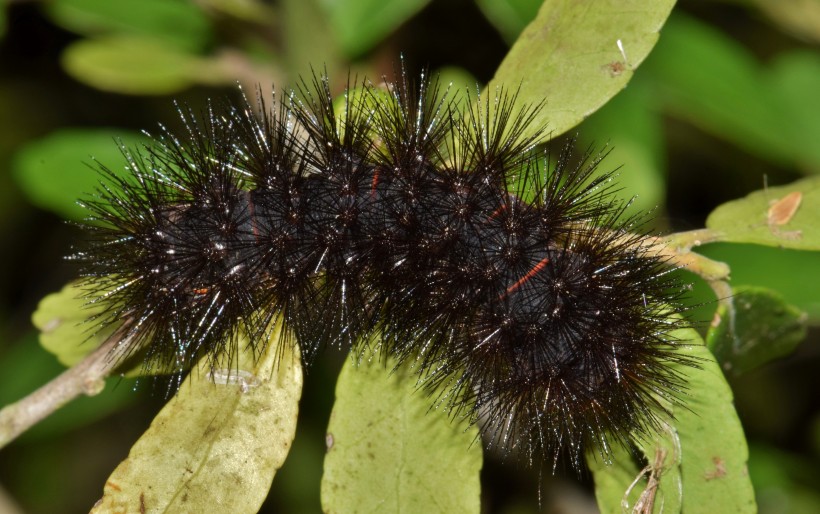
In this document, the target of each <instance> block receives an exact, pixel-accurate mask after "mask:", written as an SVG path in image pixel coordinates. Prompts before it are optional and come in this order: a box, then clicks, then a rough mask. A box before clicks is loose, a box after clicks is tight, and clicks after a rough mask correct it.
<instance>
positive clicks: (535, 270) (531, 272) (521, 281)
mask: <svg viewBox="0 0 820 514" xmlns="http://www.w3.org/2000/svg"><path fill="white" fill-rule="evenodd" d="M549 261H550V259H549V257H544V258H543V259H541V261H540V262H539V263H538V264H536V265H535V266H533V267H532V269H531V270H529V271H528V272H527V274H526V275H524V276H523V277H521V278H519V279H518V281H517V282H516V283H515V284H513V285H511V286H510V287H508V288H507V291H506V292H505V293H504V294H502V295H500V296H499V297H498V298H499V299H501V298H505V297H506V296H507V295H509V294H510V293H513V292H515V290H516V289H518V288H519V287H521V286H522V285H524V284H525V283H526V282H527V281H528V280H529V279H531V278H532V277H534V276H535V275H536V274H538V272H540V271H541V270H542V269H544V267H545V266H546V265H547V263H548V262H549Z"/></svg>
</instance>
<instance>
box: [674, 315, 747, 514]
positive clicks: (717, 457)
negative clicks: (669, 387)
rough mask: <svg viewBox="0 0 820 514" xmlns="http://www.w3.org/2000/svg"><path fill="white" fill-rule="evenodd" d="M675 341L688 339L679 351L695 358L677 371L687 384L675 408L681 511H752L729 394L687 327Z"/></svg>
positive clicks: (742, 439) (740, 433) (741, 439)
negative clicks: (695, 365)
mask: <svg viewBox="0 0 820 514" xmlns="http://www.w3.org/2000/svg"><path fill="white" fill-rule="evenodd" d="M676 335H677V337H678V338H679V339H681V340H686V341H689V343H690V345H687V346H686V347H683V348H682V349H681V351H683V352H684V353H686V354H688V355H691V356H692V357H694V358H696V359H699V362H698V364H699V368H691V367H687V368H683V367H682V368H680V369H679V371H680V372H681V374H682V375H683V376H684V378H685V379H686V382H687V386H688V389H687V395H686V396H685V397H684V399H683V401H684V404H685V405H684V407H683V408H675V420H674V426H675V429H676V430H677V433H678V436H679V439H680V448H681V456H680V462H681V478H682V482H683V510H684V511H689V512H696V511H698V510H702V509H703V508H704V506H709V509H708V510H710V511H712V512H736V513H743V512H756V509H755V497H754V491H753V490H752V484H751V481H750V480H749V473H748V468H747V463H748V460H749V450H748V447H747V445H746V437H745V435H744V434H743V427H742V426H741V424H740V420H739V419H738V417H737V412H736V411H735V408H734V404H733V397H732V390H731V389H730V388H729V384H727V383H726V378H725V377H724V376H723V373H722V372H721V371H720V367H719V366H718V363H717V362H716V361H715V358H714V356H713V355H712V354H711V353H709V351H708V350H707V349H706V346H704V345H703V341H702V340H701V339H700V336H699V335H698V334H697V332H696V331H695V330H693V329H687V330H682V331H680V332H679V333H678V334H676Z"/></svg>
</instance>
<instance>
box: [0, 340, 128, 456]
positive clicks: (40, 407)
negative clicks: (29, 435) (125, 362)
mask: <svg viewBox="0 0 820 514" xmlns="http://www.w3.org/2000/svg"><path fill="white" fill-rule="evenodd" d="M124 343H126V341H125V338H123V336H122V334H121V333H120V332H116V333H115V334H113V335H112V336H111V337H109V338H108V339H107V340H106V341H105V342H104V343H103V344H102V345H101V346H100V347H99V348H97V349H96V350H94V351H93V352H91V353H89V354H88V355H86V356H85V358H84V359H83V360H82V361H80V362H78V363H77V364H76V365H74V366H72V367H71V368H69V369H67V370H65V371H64V372H63V373H62V374H60V375H59V376H57V378H55V379H54V380H52V381H50V382H48V383H47V384H45V385H44V386H42V387H41V388H39V389H37V390H36V391H34V392H33V393H31V394H29V395H28V396H26V397H25V398H23V399H22V400H19V401H17V402H15V403H12V404H10V405H7V406H6V407H4V408H3V410H0V448H3V447H4V446H6V445H7V444H8V443H10V442H11V441H13V440H14V439H15V438H17V437H18V436H19V435H20V434H22V433H23V432H25V431H26V430H28V429H29V428H31V427H32V426H33V425H35V424H36V423H38V422H40V421H42V420H43V419H45V418H46V417H48V416H49V415H51V414H52V413H53V412H54V411H56V410H57V409H59V408H60V407H62V406H63V405H65V404H66V403H68V402H70V401H71V400H73V399H74V398H77V397H78V396H80V395H81V394H85V395H87V396H95V395H97V394H99V393H101V392H102V390H103V388H104V387H105V379H106V377H108V375H110V374H111V372H112V371H113V370H114V368H116V367H117V365H119V363H120V362H119V359H117V358H115V357H114V355H113V353H112V352H113V351H114V349H115V348H117V347H118V346H120V347H121V345H123V344H124Z"/></svg>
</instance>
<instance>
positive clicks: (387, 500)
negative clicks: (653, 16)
mask: <svg viewBox="0 0 820 514" xmlns="http://www.w3.org/2000/svg"><path fill="white" fill-rule="evenodd" d="M392 365H393V363H392V362H388V364H387V366H385V364H383V363H382V362H380V361H378V360H377V359H373V360H372V361H368V362H363V363H361V364H360V365H356V363H354V362H353V361H352V360H349V361H348V362H347V363H346V364H345V366H344V368H343V369H342V372H341V375H340V376H339V382H338V384H337V386H336V403H335V404H334V406H333V413H332V414H331V418H330V424H329V426H328V431H327V444H328V450H327V455H326V456H325V467H324V476H323V477H322V509H323V510H324V512H326V513H334V514H335V513H352V512H383V513H391V512H424V513H430V514H432V513H439V512H441V513H451V512H459V513H469V512H475V513H477V512H479V511H480V501H479V500H480V492H481V487H480V483H479V472H480V471H481V462H482V454H481V444H480V440H478V439H477V437H478V435H477V430H476V428H475V427H468V426H467V425H466V424H465V423H464V422H463V421H462V422H457V421H451V420H450V418H449V416H448V415H447V413H446V412H444V411H443V410H442V409H430V398H429V397H428V396H427V395H426V394H424V391H421V390H419V389H418V388H417V384H416V377H415V375H413V374H412V372H410V371H408V370H407V369H406V367H402V368H400V369H398V370H396V371H395V372H393V373H391V372H390V369H391V368H392Z"/></svg>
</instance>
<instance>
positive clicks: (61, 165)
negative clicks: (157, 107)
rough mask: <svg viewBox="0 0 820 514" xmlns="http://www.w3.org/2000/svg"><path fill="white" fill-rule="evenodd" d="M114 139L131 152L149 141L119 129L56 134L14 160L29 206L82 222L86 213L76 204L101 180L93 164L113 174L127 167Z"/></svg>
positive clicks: (16, 172) (30, 146)
mask: <svg viewBox="0 0 820 514" xmlns="http://www.w3.org/2000/svg"><path fill="white" fill-rule="evenodd" d="M116 140H122V142H123V143H124V144H125V145H126V146H129V147H133V146H136V145H138V144H139V143H147V142H148V139H147V138H146V137H145V136H143V135H141V134H138V133H135V132H129V131H126V130H123V129H119V128H106V129H93V130H91V129H79V128H76V129H63V130H59V131H57V132H53V133H51V134H50V135H48V136H46V137H44V138H42V139H39V140H37V141H34V142H32V143H29V144H28V145H26V146H25V147H24V148H23V149H21V150H20V151H19V152H18V153H17V155H15V157H14V162H13V165H12V166H13V170H14V178H15V179H16V181H17V184H18V185H19V186H20V189H21V190H22V191H23V192H24V193H25V194H26V195H27V196H28V198H29V200H31V202H32V203H33V204H35V205H37V206H38V207H41V208H43V209H47V210H50V211H52V212H54V213H56V214H58V215H60V216H62V217H64V218H68V219H72V220H81V219H83V218H85V217H86V216H88V211H87V210H86V209H85V208H84V207H82V206H80V205H78V204H77V200H79V199H81V198H83V197H84V196H85V195H88V194H89V193H91V192H93V191H94V190H95V189H96V188H97V186H98V184H99V180H100V176H99V174H98V173H97V172H96V171H95V170H94V169H93V167H94V166H95V163H94V161H97V162H99V163H101V164H104V165H105V166H107V167H108V168H109V169H111V170H113V171H114V172H118V171H120V170H124V168H125V164H126V161H125V158H124V157H123V156H122V153H121V152H120V149H119V147H118V145H117V143H116Z"/></svg>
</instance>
